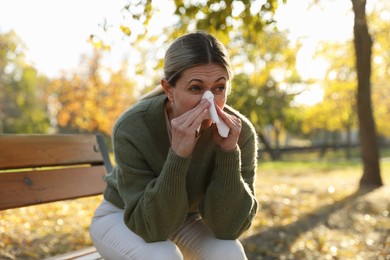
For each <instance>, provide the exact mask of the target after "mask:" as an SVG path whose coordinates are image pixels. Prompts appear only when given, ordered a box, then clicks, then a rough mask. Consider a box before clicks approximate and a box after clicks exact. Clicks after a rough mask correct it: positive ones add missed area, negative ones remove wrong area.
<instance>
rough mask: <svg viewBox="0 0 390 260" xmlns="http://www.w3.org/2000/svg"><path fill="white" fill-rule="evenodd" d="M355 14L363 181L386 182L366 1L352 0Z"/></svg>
mask: <svg viewBox="0 0 390 260" xmlns="http://www.w3.org/2000/svg"><path fill="white" fill-rule="evenodd" d="M351 1H352V8H353V12H354V14H355V19H354V46H355V54H356V69H357V78H358V91H357V110H358V118H359V133H360V143H361V151H362V161H363V176H362V178H361V179H360V184H361V185H362V186H363V185H372V186H381V185H383V183H382V179H381V175H380V167H379V147H378V140H377V135H376V128H375V120H374V117H373V110H372V103H371V81H370V80H371V59H372V44H373V41H372V38H371V35H370V33H369V30H368V25H367V20H366V0H351Z"/></svg>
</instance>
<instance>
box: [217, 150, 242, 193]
mask: <svg viewBox="0 0 390 260" xmlns="http://www.w3.org/2000/svg"><path fill="white" fill-rule="evenodd" d="M216 154H217V159H216V169H215V170H216V172H215V180H216V182H217V185H218V186H219V187H220V188H222V189H228V190H238V189H240V188H241V186H242V183H241V150H240V148H239V147H238V146H237V147H236V149H234V150H232V151H224V150H223V149H221V148H217V149H216Z"/></svg>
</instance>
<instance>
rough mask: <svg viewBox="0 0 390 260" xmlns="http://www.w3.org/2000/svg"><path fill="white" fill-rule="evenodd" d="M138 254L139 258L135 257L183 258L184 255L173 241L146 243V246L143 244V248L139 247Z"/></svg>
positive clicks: (153, 258) (151, 259)
mask: <svg viewBox="0 0 390 260" xmlns="http://www.w3.org/2000/svg"><path fill="white" fill-rule="evenodd" d="M137 255H138V256H139V258H138V257H137V258H135V259H148V260H149V259H150V260H160V259H172V260H182V259H183V255H182V253H181V252H180V250H179V248H178V247H177V246H176V245H175V244H174V243H173V242H171V241H161V242H154V243H146V244H144V246H142V248H139V249H138V250H137Z"/></svg>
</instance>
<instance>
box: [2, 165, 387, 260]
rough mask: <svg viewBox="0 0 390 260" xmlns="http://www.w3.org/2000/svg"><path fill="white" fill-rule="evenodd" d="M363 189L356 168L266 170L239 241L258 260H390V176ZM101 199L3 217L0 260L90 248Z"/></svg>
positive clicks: (261, 170)
mask: <svg viewBox="0 0 390 260" xmlns="http://www.w3.org/2000/svg"><path fill="white" fill-rule="evenodd" d="M389 168H390V167H389V164H387V165H386V166H385V167H384V168H383V169H382V172H383V174H382V175H383V179H384V182H385V184H387V185H384V186H383V187H381V188H379V189H375V190H362V191H358V189H357V187H358V181H359V178H360V174H361V170H360V168H358V167H345V166H340V167H330V168H321V167H318V165H317V166H313V167H312V166H310V165H306V166H300V165H284V166H283V167H280V168H278V167H275V165H274V164H271V163H265V164H264V165H260V167H259V173H258V176H257V183H256V189H257V198H258V201H259V204H260V207H259V211H258V214H257V217H256V220H255V222H254V223H253V226H252V228H251V229H250V230H249V231H248V232H246V234H245V235H244V236H243V237H242V238H241V241H242V242H243V244H244V246H245V249H246V252H247V255H248V258H249V259H250V260H252V259H362V260H363V259H364V260H366V259H375V260H376V259H378V260H381V259H382V260H388V259H390V186H389V183H390V173H389ZM100 200H101V196H97V197H92V198H85V199H79V200H74V201H71V202H60V203H50V204H46V205H40V206H36V207H26V208H20V209H14V210H6V211H1V212H0V259H42V258H44V257H48V256H50V255H53V254H58V253H61V252H66V251H69V250H72V249H78V248H83V247H86V246H89V245H91V240H90V238H89V233H88V227H89V223H90V219H91V217H92V214H93V211H94V209H95V208H96V206H97V205H98V204H99V202H100Z"/></svg>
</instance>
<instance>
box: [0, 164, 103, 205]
mask: <svg viewBox="0 0 390 260" xmlns="http://www.w3.org/2000/svg"><path fill="white" fill-rule="evenodd" d="M105 175H106V169H105V167H104V165H98V166H92V167H88V166H86V167H75V168H63V169H48V170H35V171H21V172H3V173H0V210H4V209H9V208H16V207H23V206H29V205H34V204H40V203H46V202H53V201H58V200H65V199H73V198H80V197H86V196H92V195H97V194H101V193H102V192H103V190H104V188H105V187H106V183H105V182H104V180H103V178H104V176H105Z"/></svg>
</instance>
